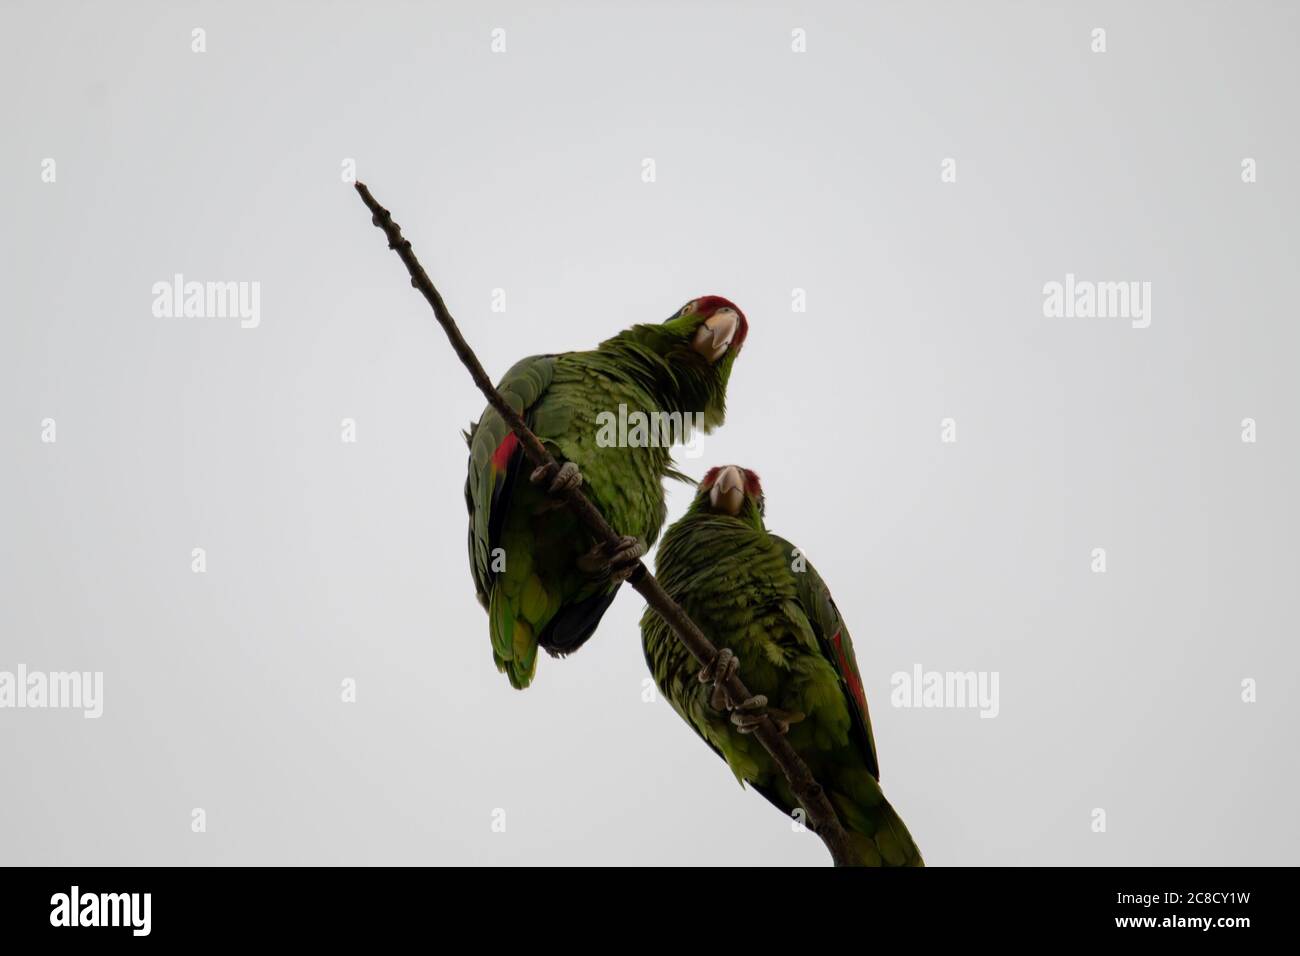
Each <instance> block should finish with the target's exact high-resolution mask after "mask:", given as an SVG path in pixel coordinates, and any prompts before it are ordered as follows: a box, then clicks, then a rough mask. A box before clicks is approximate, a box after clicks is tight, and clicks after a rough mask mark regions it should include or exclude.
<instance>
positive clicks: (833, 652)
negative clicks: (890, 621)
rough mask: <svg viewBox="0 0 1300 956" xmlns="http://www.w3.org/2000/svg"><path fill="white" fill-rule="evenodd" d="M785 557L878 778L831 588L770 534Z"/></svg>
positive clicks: (861, 694) (862, 695)
mask: <svg viewBox="0 0 1300 956" xmlns="http://www.w3.org/2000/svg"><path fill="white" fill-rule="evenodd" d="M772 540H773V541H775V542H776V543H777V544H778V545H779V546H780V548H781V551H782V553H783V554H784V555H785V560H786V567H788V568H795V567H798V568H801V569H802V570H797V571H795V572H794V578H795V587H796V589H797V592H798V595H799V604H800V607H801V608H802V609H803V612H804V614H806V615H807V617H808V621H809V623H810V624H811V625H812V629H813V633H814V634H816V636H817V643H818V646H819V647H820V648H821V652H822V656H823V657H825V658H826V660H828V661H830V663H831V665H832V666H833V667H834V668H835V672H836V674H838V675H839V679H840V686H841V687H842V688H843V690H844V696H845V698H846V699H847V700H848V702H849V714H850V716H851V717H852V720H853V732H854V736H855V737H856V738H857V741H858V743H859V745H860V746H861V748H862V755H863V758H864V759H865V760H866V762H867V769H868V770H870V771H871V775H872V776H873V777H875V778H876V779H877V780H879V779H880V760H879V758H878V757H877V755H876V738H875V735H874V734H873V733H872V731H871V715H870V713H869V712H868V710H867V695H866V692H865V690H864V689H863V687H862V675H861V674H860V673H859V671H858V660H857V657H856V656H855V655H854V653H853V639H852V638H850V637H849V629H848V626H847V625H846V624H845V623H844V618H843V617H841V616H840V609H839V608H838V607H836V606H835V599H834V598H833V597H831V589H830V588H829V587H827V586H826V582H825V581H823V580H822V576H821V575H820V574H818V573H817V569H816V568H814V567H813V566H812V562H811V561H809V560H808V559H807V558H806V557H804V555H803V553H802V552H800V551H799V549H798V548H796V547H795V546H794V545H793V544H791V543H790V542H789V541H787V540H785V539H784V538H782V537H780V536H778V535H772Z"/></svg>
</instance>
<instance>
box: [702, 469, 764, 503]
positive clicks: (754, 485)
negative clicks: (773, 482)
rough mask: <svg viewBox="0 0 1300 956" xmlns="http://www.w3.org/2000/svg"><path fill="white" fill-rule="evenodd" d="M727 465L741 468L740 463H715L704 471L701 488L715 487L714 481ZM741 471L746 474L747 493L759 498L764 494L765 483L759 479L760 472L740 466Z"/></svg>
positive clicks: (705, 489)
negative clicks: (732, 464) (730, 464)
mask: <svg viewBox="0 0 1300 956" xmlns="http://www.w3.org/2000/svg"><path fill="white" fill-rule="evenodd" d="M727 467H735V468H740V466H739V465H734V466H727V465H715V466H714V467H712V468H710V469H709V470H708V471H706V472H705V473H704V477H703V478H702V479H701V480H700V488H701V489H703V490H704V491H708V490H709V489H710V488H712V487H713V485H714V482H716V481H717V480H718V475H720V474H722V469H723V468H727ZM740 471H741V473H742V474H743V475H744V476H745V494H747V495H749V496H751V497H754V498H757V497H759V496H760V495H762V494H763V484H762V482H760V481H759V479H758V472H756V471H751V470H750V469H748V468H740Z"/></svg>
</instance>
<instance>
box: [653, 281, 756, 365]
mask: <svg viewBox="0 0 1300 956" xmlns="http://www.w3.org/2000/svg"><path fill="white" fill-rule="evenodd" d="M664 325H667V326H673V327H674V328H673V331H674V332H675V333H676V334H677V335H679V336H680V337H681V338H682V339H683V340H685V341H689V342H690V346H691V350H692V351H693V352H695V353H696V354H697V355H699V356H700V357H701V358H702V359H704V361H706V362H708V363H709V365H713V366H717V365H720V364H722V363H723V362H727V368H728V371H730V361H734V360H735V358H736V356H737V355H739V354H740V348H741V346H743V345H744V344H745V336H747V335H748V334H749V322H748V321H747V320H746V319H745V313H743V312H741V311H740V310H739V309H738V308H736V306H735V305H734V304H733V303H732V302H731V300H729V299H724V298H723V297H722V296H720V295H702V296H700V297H699V298H698V299H692V300H691V301H690V302H687V303H686V304H685V305H684V306H682V307H681V308H680V309H679V310H678V311H677V314H676V315H674V316H673V317H672V318H671V319H669V320H668V321H666V322H665V323H664ZM728 360H730V361H728Z"/></svg>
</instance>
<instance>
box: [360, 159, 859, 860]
mask: <svg viewBox="0 0 1300 956" xmlns="http://www.w3.org/2000/svg"><path fill="white" fill-rule="evenodd" d="M355 186H356V189H357V192H358V193H359V194H360V195H361V200H362V202H364V203H365V204H366V207H367V208H368V209H369V210H370V212H371V213H372V214H373V218H372V219H371V222H373V223H374V224H375V225H376V226H378V227H379V228H380V229H382V230H383V231H384V235H386V236H387V237H388V248H390V249H392V250H393V251H395V252H396V253H397V255H398V256H399V257H400V258H401V260H402V263H403V264H404V265H405V266H406V271H407V272H409V273H410V275H411V285H412V286H414V287H415V288H416V289H419V290H420V293H421V294H422V295H423V296H424V297H425V299H427V300H428V302H429V305H430V306H431V307H432V308H433V314H434V316H435V317H436V318H437V320H438V324H439V325H441V326H442V328H443V331H444V332H446V333H447V338H448V339H449V340H450V341H451V347H452V348H453V349H454V350H455V352H456V355H457V356H458V357H459V358H460V360H461V363H462V364H463V365H464V366H465V367H466V368H467V369H469V374H470V375H471V376H472V377H473V379H474V384H475V385H477V386H478V388H479V391H480V392H482V393H483V395H484V396H485V397H486V398H487V400H488V404H489V405H491V406H492V407H493V408H494V409H496V411H497V413H498V414H499V415H500V416H501V417H502V418H503V419H504V420H505V422H506V424H507V425H509V426H510V428H511V429H512V430H513V431H514V433H515V435H517V436H518V438H519V441H520V443H521V444H522V445H523V448H524V453H525V454H526V455H527V456H528V457H529V459H530V460H531V461H532V462H533V463H534V464H535V465H538V466H549V467H551V468H555V467H557V462H556V461H555V459H554V458H553V457H552V456H551V453H550V452H548V451H547V450H546V446H545V445H543V444H542V443H541V441H540V440H539V439H538V437H537V436H536V435H534V434H533V431H532V429H530V428H529V427H528V425H527V424H526V423H525V422H524V419H523V417H522V416H521V415H520V414H519V412H517V411H515V409H514V408H513V407H511V405H510V404H509V403H508V402H507V401H506V400H505V399H504V398H502V396H501V393H500V392H498V391H497V389H496V387H495V386H494V385H493V384H492V380H491V379H490V378H488V375H487V372H485V371H484V370H483V366H482V365H481V364H479V360H478V357H477V356H475V354H474V351H473V349H471V348H470V347H469V343H468V342H466V341H465V337H464V336H463V335H461V334H460V329H459V328H457V326H456V320H455V319H453V318H452V317H451V313H450V312H448V311H447V305H446V303H445V302H443V301H442V296H441V295H440V294H439V292H438V290H437V288H436V287H435V286H434V284H433V282H432V280H430V278H429V274H428V273H427V272H425V271H424V266H422V265H420V260H419V259H417V258H416V257H415V253H414V252H413V251H412V249H411V243H410V242H409V241H408V240H406V239H404V238H402V230H401V227H400V226H398V225H397V223H395V222H394V221H393V217H392V215H391V214H390V213H389V212H388V210H387V209H385V208H384V207H383V206H381V205H379V203H378V202H376V201H375V197H374V196H372V195H370V190H369V189H367V188H366V187H365V185H363V184H362V183H355ZM563 498H564V501H565V503H566V504H567V505H568V506H569V507H570V508H571V509H573V511H574V513H575V514H577V516H578V518H579V519H580V520H581V521H582V523H583V524H584V525H586V526H587V528H588V529H589V530H590V531H591V532H592V533H594V534H595V535H596V537H597V538H598V539H599V540H601V541H604V542H607V543H609V544H611V545H617V543H618V541H619V535H618V532H617V531H615V529H614V528H613V527H612V526H611V525H610V523H609V522H608V521H606V520H605V516H604V515H603V514H601V513H600V511H599V510H598V509H597V508H596V506H595V505H594V504H593V503H592V501H591V499H590V498H588V497H587V495H586V494H585V493H584V492H583V491H582V488H581V487H577V488H568V489H566V490H565V491H564V492H563ZM627 580H628V583H629V584H631V585H632V587H634V588H636V590H637V591H638V592H639V593H640V594H641V596H642V597H644V598H645V599H646V603H647V604H649V605H650V606H651V607H652V608H654V609H655V612H656V613H657V614H658V615H659V616H660V617H662V618H663V619H664V621H666V622H667V624H668V626H669V627H670V628H672V630H673V633H674V634H676V635H677V639H678V640H679V641H681V642H682V643H683V644H684V645H686V649H687V650H689V651H690V652H691V655H692V656H693V657H694V658H695V659H696V660H697V661H698V662H699V663H700V666H701V667H706V666H708V665H709V664H711V663H712V662H713V659H714V658H715V657H717V654H718V650H717V648H715V647H714V646H713V643H712V642H711V641H710V640H709V639H708V638H707V637H705V636H704V632H703V631H701V630H700V629H699V628H698V627H697V626H696V625H695V622H694V621H692V620H691V619H690V617H689V616H688V615H687V613H686V612H685V611H684V610H682V607H681V605H679V604H678V603H677V602H676V601H674V600H673V599H672V598H671V597H669V596H668V592H667V591H665V590H664V589H663V586H662V585H661V584H660V583H659V581H658V580H657V579H656V578H655V576H654V575H653V574H651V573H650V571H649V570H648V569H647V568H646V566H645V564H644V563H643V562H640V561H638V562H637V564H636V567H635V568H633V569H632V573H631V574H630V575H629V576H628V579H627ZM722 686H723V688H724V689H725V690H726V692H727V696H728V697H730V699H731V700H733V701H744V700H748V699H749V698H750V697H752V696H753V695H751V694H750V692H749V689H748V688H747V687H746V686H745V684H744V682H743V681H742V680H741V679H740V676H739V674H738V673H737V672H735V671H734V670H733V672H732V674H731V676H730V678H729V679H728V680H727V681H726V682H725V683H724V684H723V685H722ZM754 736H755V737H757V738H758V740H759V742H760V743H762V745H763V747H764V748H765V749H766V750H767V752H768V753H769V754H771V755H772V759H773V760H775V761H776V764H777V766H779V767H780V768H781V772H782V773H783V774H785V778H786V779H787V780H788V781H789V782H790V789H791V790H792V791H793V792H794V795H795V796H796V797H797V798H798V800H799V802H800V803H801V804H803V807H804V810H805V811H806V812H807V814H808V825H809V828H810V829H811V830H812V831H813V832H815V833H816V834H817V835H818V836H819V837H821V839H822V842H824V843H825V844H826V848H827V849H828V850H830V854H831V859H832V860H834V862H835V865H836V866H845V865H848V864H850V863H852V862H853V861H854V856H853V853H852V851H851V849H850V846H849V840H848V836H847V834H845V832H844V828H843V827H842V826H841V825H840V821H839V818H838V817H837V816H836V815H835V810H834V808H833V807H832V806H831V803H830V800H829V799H827V797H826V792H825V791H824V790H822V788H821V786H820V785H819V784H818V783H817V781H816V780H814V779H813V775H812V771H810V770H809V769H808V765H807V764H806V763H804V762H803V758H801V757H800V756H799V754H798V753H796V752H795V749H794V748H793V747H791V746H790V742H789V741H788V740H786V738H785V736H784V735H782V734H781V733H780V731H778V730H777V728H776V725H775V724H774V723H773V722H772V720H771V718H770V717H767V716H766V715H764V716H763V719H762V721H761V722H760V723H759V724H758V725H757V727H756V728H755V730H754Z"/></svg>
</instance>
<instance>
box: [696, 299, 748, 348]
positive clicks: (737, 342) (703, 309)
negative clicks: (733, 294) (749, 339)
mask: <svg viewBox="0 0 1300 956" xmlns="http://www.w3.org/2000/svg"><path fill="white" fill-rule="evenodd" d="M719 309H730V310H731V311H732V312H735V313H736V315H737V316H738V317H739V318H740V325H739V326H737V328H736V335H735V337H734V338H733V339H732V340H731V344H732V347H733V348H734V349H735V350H736V351H740V347H741V346H742V345H744V344H745V336H746V335H748V334H749V320H748V319H746V318H745V313H744V312H741V311H740V309H739V308H737V307H736V303H734V302H732V301H731V300H730V299H724V298H723V297H722V296H720V295H702V296H700V297H699V298H698V299H696V300H695V311H696V312H697V313H698V314H700V315H702V316H704V317H705V318H706V319H707V318H708V317H709V316H711V315H712V314H713V313H714V312H717V311H718V310H719Z"/></svg>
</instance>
